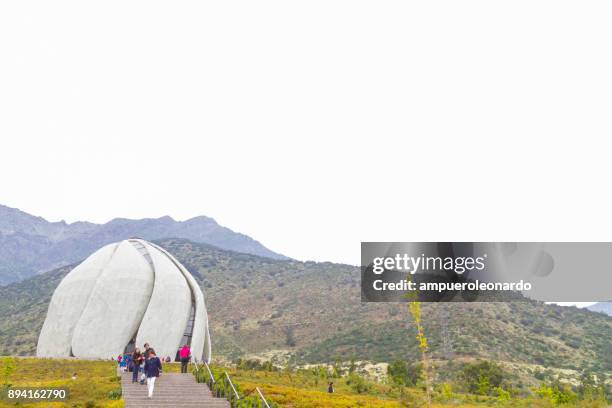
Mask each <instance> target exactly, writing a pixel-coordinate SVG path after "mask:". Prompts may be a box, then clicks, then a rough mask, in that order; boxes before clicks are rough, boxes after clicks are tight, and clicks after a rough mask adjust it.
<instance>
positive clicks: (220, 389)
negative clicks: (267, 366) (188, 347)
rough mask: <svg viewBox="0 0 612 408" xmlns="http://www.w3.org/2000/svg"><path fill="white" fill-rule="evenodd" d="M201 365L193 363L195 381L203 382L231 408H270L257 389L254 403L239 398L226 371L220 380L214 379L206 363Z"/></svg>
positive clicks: (250, 400)
mask: <svg viewBox="0 0 612 408" xmlns="http://www.w3.org/2000/svg"><path fill="white" fill-rule="evenodd" d="M194 360H195V359H194ZM202 363H203V365H198V361H197V360H195V361H194V365H195V376H196V380H197V381H198V382H205V383H206V384H207V385H208V387H209V388H210V391H211V392H212V394H213V396H215V397H217V398H225V399H227V400H228V401H229V403H230V406H231V407H232V408H270V405H269V404H268V401H266V398H265V397H264V395H263V393H262V392H261V390H260V389H259V387H255V391H257V397H258V398H257V400H256V401H253V399H252V398H249V399H246V398H245V397H244V396H243V397H241V396H240V393H238V391H237V390H236V387H235V386H234V383H233V382H232V379H231V378H230V376H229V374H228V373H227V371H224V372H223V376H222V377H221V378H220V379H215V376H214V375H213V372H212V370H211V369H210V366H209V365H208V363H207V362H206V361H202ZM204 368H205V369H206V370H204ZM247 395H248V394H247Z"/></svg>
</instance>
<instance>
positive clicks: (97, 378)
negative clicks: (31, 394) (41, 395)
mask: <svg viewBox="0 0 612 408" xmlns="http://www.w3.org/2000/svg"><path fill="white" fill-rule="evenodd" d="M115 367H116V366H115V363H113V362H111V361H79V360H52V359H38V358H12V357H0V388H2V387H5V386H6V384H11V385H12V386H13V387H39V388H67V389H68V392H69V398H68V400H67V401H65V402H54V403H49V402H39V403H27V404H26V403H20V404H19V405H15V404H9V403H7V402H6V401H1V400H0V407H14V406H19V407H23V408H27V407H45V408H46V407H74V408H77V407H83V408H94V407H108V408H118V407H123V400H120V399H119V400H113V399H111V398H110V393H111V392H113V391H119V390H121V383H120V382H119V377H117V375H116V368H115ZM75 373H76V379H72V376H73V374H75Z"/></svg>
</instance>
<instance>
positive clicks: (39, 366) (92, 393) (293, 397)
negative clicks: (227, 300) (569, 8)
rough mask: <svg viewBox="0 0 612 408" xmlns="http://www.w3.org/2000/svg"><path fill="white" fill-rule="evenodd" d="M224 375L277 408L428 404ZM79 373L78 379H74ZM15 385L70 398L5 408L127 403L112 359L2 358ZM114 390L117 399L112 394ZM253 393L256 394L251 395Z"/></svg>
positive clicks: (479, 404)
mask: <svg viewBox="0 0 612 408" xmlns="http://www.w3.org/2000/svg"><path fill="white" fill-rule="evenodd" d="M212 369H213V371H214V373H215V376H216V377H217V378H220V377H221V375H222V374H223V372H224V371H227V372H228V373H229V374H230V376H231V378H232V379H233V381H234V383H235V384H236V386H237V388H238V389H239V392H240V393H241V394H242V395H249V394H250V393H251V392H252V391H253V390H254V389H255V387H259V388H260V389H261V390H262V391H263V393H264V395H265V396H266V398H267V399H268V400H269V401H270V402H272V403H274V406H276V407H287V408H355V407H369V408H402V407H411V408H413V407H414V408H416V407H424V406H425V405H423V402H424V392H423V391H422V390H421V389H419V388H415V387H411V388H405V387H397V386H392V385H389V384H383V383H378V382H374V381H368V380H365V379H364V378H362V377H355V376H353V378H351V377H342V378H328V377H327V376H326V375H325V374H322V373H321V372H320V371H319V372H317V371H316V370H299V371H292V372H289V371H267V370H259V369H256V370H251V369H236V368H232V367H222V366H213V367H212ZM164 371H165V372H179V371H180V364H176V363H173V364H164ZM75 373H76V379H72V376H73V374H75ZM328 381H333V382H334V388H335V393H333V394H329V393H327V392H326V389H327V383H328ZM6 384H11V385H12V387H42V388H67V389H68V390H69V395H70V396H69V399H68V401H65V402H57V403H48V402H41V403H28V404H25V403H21V404H20V405H15V404H8V403H7V402H5V401H0V407H14V406H19V407H24V408H26V407H45V408H46V407H71V408H77V407H84V408H94V407H109V408H118V407H123V401H122V400H121V399H114V398H117V394H116V393H117V391H119V390H120V389H121V385H120V382H119V377H117V375H116V365H115V363H114V362H111V361H83V360H74V359H72V360H53V359H37V358H12V357H0V389H2V388H3V387H6ZM113 394H114V398H113ZM251 395H252V394H251ZM555 406H562V407H583V408H600V407H604V406H606V404H605V403H601V402H585V401H579V402H577V403H573V404H555V403H554V402H552V401H550V400H548V399H546V398H541V397H538V396H530V397H527V398H515V397H513V398H510V399H507V400H504V399H503V398H497V397H492V396H476V395H470V394H460V393H454V392H453V391H452V390H449V389H446V390H444V389H436V391H435V392H434V395H433V403H432V405H431V407H432V408H442V407H456V408H484V407H500V408H501V407H508V408H510V407H512V408H528V407H537V408H552V407H555Z"/></svg>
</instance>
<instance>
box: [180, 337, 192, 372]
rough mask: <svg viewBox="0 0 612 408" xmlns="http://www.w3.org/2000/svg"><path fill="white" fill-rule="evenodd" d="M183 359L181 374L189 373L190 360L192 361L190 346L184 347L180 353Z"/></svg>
mask: <svg viewBox="0 0 612 408" xmlns="http://www.w3.org/2000/svg"><path fill="white" fill-rule="evenodd" d="M179 355H180V357H181V373H183V374H186V373H187V365H188V364H189V360H191V349H190V348H189V346H188V345H186V344H185V345H184V346H183V347H181V351H180V352H179Z"/></svg>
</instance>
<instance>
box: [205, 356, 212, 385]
mask: <svg viewBox="0 0 612 408" xmlns="http://www.w3.org/2000/svg"><path fill="white" fill-rule="evenodd" d="M204 367H206V371H208V375H210V380H211V381H212V383H213V384H214V383H215V376H214V375H213V373H212V371H210V367H209V366H208V363H207V362H206V361H204Z"/></svg>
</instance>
